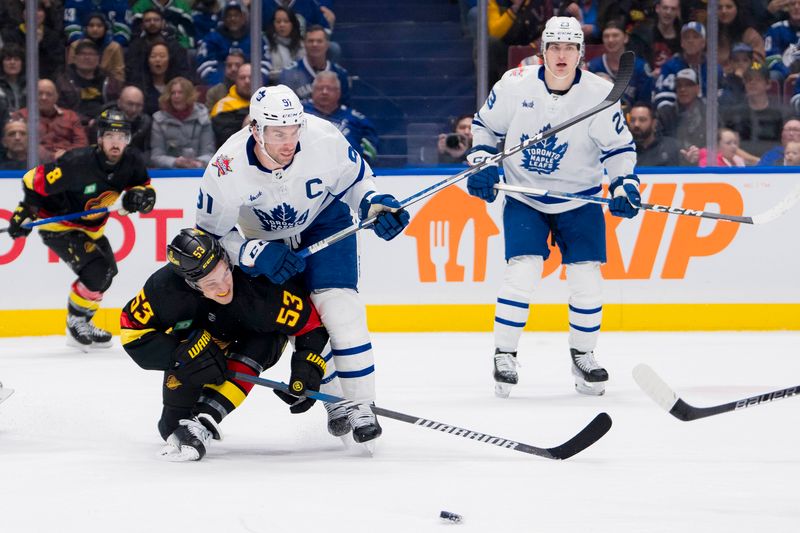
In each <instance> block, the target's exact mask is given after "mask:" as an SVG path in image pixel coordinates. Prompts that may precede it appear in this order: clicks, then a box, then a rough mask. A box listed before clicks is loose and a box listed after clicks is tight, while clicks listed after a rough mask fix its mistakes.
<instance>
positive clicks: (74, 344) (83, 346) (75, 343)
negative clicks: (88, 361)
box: [66, 335, 91, 353]
mask: <svg viewBox="0 0 800 533" xmlns="http://www.w3.org/2000/svg"><path fill="white" fill-rule="evenodd" d="M66 344H67V346H70V347H72V348H77V349H79V350H80V351H82V352H83V353H89V347H90V346H91V344H81V343H79V342H78V341H76V340H75V339H73V338H72V337H70V336H69V335H67V343H66Z"/></svg>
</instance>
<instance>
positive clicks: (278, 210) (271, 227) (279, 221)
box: [253, 202, 308, 231]
mask: <svg viewBox="0 0 800 533" xmlns="http://www.w3.org/2000/svg"><path fill="white" fill-rule="evenodd" d="M253 212H254V213H255V214H256V216H257V217H258V220H260V221H261V227H262V228H264V229H265V230H266V231H279V230H283V229H289V228H294V227H296V226H302V225H303V224H305V222H306V220H308V210H307V209H306V211H305V212H304V213H303V214H301V215H299V216H298V214H297V210H296V209H295V208H294V207H292V206H290V205H289V204H287V203H286V202H284V203H282V204H281V205H279V206H277V207H275V208H273V209H271V210H270V212H269V213H267V212H266V211H262V210H261V209H257V208H255V207H254V208H253Z"/></svg>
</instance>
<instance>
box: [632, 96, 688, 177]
mask: <svg viewBox="0 0 800 533" xmlns="http://www.w3.org/2000/svg"><path fill="white" fill-rule="evenodd" d="M628 126H629V127H630V130H631V134H632V135H633V140H634V141H635V142H636V165H637V166H640V167H677V166H679V165H682V164H684V163H685V161H683V160H682V159H681V155H680V148H681V147H680V144H679V143H678V141H677V140H676V139H675V138H673V137H669V136H666V135H661V134H660V133H659V132H657V131H656V121H655V114H654V113H653V108H652V106H651V105H650V104H649V103H647V102H636V103H634V104H633V106H632V107H631V110H630V113H629V117H628Z"/></svg>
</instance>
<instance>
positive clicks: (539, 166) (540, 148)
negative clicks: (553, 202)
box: [519, 124, 569, 174]
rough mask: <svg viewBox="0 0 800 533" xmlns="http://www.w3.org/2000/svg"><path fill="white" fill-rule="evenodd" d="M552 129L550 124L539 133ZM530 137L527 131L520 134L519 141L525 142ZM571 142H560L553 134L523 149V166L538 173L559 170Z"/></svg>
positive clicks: (549, 172)
mask: <svg viewBox="0 0 800 533" xmlns="http://www.w3.org/2000/svg"><path fill="white" fill-rule="evenodd" d="M549 129H550V124H547V125H545V126H544V127H543V128H542V129H541V130H539V133H544V132H545V131H547V130H549ZM528 139H530V136H529V135H528V134H527V133H525V134H522V135H520V138H519V142H520V143H523V142H525V141H527V140H528ZM568 146H569V143H561V144H558V137H557V136H556V135H553V136H552V137H549V138H548V139H545V140H544V141H539V142H538V143H536V144H534V145H532V146H531V147H530V148H526V149H525V150H523V151H522V163H521V165H520V166H521V167H522V168H524V169H525V170H528V171H530V172H536V173H538V174H552V173H553V172H555V171H556V170H558V167H559V164H560V163H561V159H562V158H563V157H564V154H565V153H566V152H567V148H568Z"/></svg>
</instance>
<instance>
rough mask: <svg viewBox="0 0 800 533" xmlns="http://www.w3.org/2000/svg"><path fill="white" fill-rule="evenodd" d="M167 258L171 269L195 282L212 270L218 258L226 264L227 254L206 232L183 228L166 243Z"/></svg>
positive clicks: (187, 279)
mask: <svg viewBox="0 0 800 533" xmlns="http://www.w3.org/2000/svg"><path fill="white" fill-rule="evenodd" d="M167 259H168V260H169V263H170V266H171V267H172V270H173V271H174V272H175V273H176V274H178V275H179V276H180V277H182V278H183V279H185V280H186V281H189V282H196V281H198V280H200V279H202V278H204V277H206V276H207V275H208V274H209V272H211V271H212V270H214V267H216V266H217V263H219V262H220V260H224V261H225V262H227V263H228V264H230V261H229V260H228V254H227V253H226V252H225V249H224V248H223V247H222V245H221V244H220V243H219V241H217V239H215V238H214V237H212V236H211V235H209V234H208V233H206V232H204V231H202V230H199V229H196V228H185V229H182V230H181V232H180V233H179V234H178V235H176V236H175V238H174V239H172V242H171V243H170V244H168V245H167Z"/></svg>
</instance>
